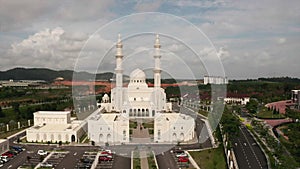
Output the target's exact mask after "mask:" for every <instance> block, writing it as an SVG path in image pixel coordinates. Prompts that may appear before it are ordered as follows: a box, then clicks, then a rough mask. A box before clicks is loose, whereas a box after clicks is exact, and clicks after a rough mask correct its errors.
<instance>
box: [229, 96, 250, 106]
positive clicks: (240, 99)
mask: <svg viewBox="0 0 300 169" xmlns="http://www.w3.org/2000/svg"><path fill="white" fill-rule="evenodd" d="M249 101H250V97H226V98H225V99H224V102H225V103H226V104H233V103H234V104H240V105H246V104H247V103H248V102H249Z"/></svg>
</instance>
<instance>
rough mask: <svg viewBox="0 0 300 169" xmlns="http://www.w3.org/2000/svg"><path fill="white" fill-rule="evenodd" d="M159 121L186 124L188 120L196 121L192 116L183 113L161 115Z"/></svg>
mask: <svg viewBox="0 0 300 169" xmlns="http://www.w3.org/2000/svg"><path fill="white" fill-rule="evenodd" d="M157 119H158V120H165V121H170V122H183V121H185V122H186V121H187V120H194V119H193V118H192V117H191V116H188V115H185V114H181V113H161V114H160V115H159V116H158V117H157Z"/></svg>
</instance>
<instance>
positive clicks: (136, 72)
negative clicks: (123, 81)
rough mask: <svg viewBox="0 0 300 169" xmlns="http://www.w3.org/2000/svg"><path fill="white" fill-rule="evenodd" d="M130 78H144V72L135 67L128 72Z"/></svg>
mask: <svg viewBox="0 0 300 169" xmlns="http://www.w3.org/2000/svg"><path fill="white" fill-rule="evenodd" d="M130 79H131V80H133V79H139V80H145V79H146V74H145V73H144V72H143V71H142V70H141V69H135V70H134V71H132V72H131V73H130Z"/></svg>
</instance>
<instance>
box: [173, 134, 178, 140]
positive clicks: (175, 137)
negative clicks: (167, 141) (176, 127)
mask: <svg viewBox="0 0 300 169" xmlns="http://www.w3.org/2000/svg"><path fill="white" fill-rule="evenodd" d="M172 138H173V139H172V140H173V141H177V135H176V133H173V135H172Z"/></svg>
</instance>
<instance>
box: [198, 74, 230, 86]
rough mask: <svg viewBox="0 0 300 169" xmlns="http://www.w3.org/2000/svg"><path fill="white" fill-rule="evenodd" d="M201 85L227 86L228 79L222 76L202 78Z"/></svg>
mask: <svg viewBox="0 0 300 169" xmlns="http://www.w3.org/2000/svg"><path fill="white" fill-rule="evenodd" d="M203 84H205V85H207V84H228V79H227V77H222V76H204V81H203Z"/></svg>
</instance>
